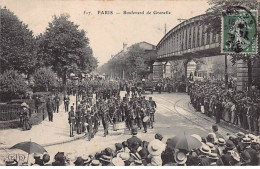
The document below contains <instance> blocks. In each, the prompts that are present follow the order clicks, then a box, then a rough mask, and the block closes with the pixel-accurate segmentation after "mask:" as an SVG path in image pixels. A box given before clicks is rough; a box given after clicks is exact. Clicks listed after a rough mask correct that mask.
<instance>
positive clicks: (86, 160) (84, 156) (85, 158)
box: [82, 154, 91, 164]
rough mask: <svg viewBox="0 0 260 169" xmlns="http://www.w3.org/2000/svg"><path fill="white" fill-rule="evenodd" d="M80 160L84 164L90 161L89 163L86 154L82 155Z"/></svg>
mask: <svg viewBox="0 0 260 169" xmlns="http://www.w3.org/2000/svg"><path fill="white" fill-rule="evenodd" d="M82 159H83V161H84V164H87V163H90V161H91V159H90V157H89V156H88V155H86V154H83V155H82Z"/></svg>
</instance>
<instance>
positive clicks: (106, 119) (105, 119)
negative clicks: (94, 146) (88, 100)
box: [102, 106, 110, 137]
mask: <svg viewBox="0 0 260 169" xmlns="http://www.w3.org/2000/svg"><path fill="white" fill-rule="evenodd" d="M109 118H110V117H109V114H108V108H107V106H105V109H104V111H103V114H102V125H103V127H104V137H106V136H107V135H108V127H109V121H110V119H109Z"/></svg>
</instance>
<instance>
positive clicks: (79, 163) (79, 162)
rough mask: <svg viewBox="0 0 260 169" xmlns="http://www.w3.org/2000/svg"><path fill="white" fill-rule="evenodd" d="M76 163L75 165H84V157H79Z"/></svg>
mask: <svg viewBox="0 0 260 169" xmlns="http://www.w3.org/2000/svg"><path fill="white" fill-rule="evenodd" d="M74 164H75V166H84V160H83V159H82V157H77V159H76V161H75V162H74Z"/></svg>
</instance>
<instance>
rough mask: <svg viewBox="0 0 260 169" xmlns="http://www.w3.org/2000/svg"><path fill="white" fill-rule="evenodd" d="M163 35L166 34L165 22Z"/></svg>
mask: <svg viewBox="0 0 260 169" xmlns="http://www.w3.org/2000/svg"><path fill="white" fill-rule="evenodd" d="M164 35H166V24H164Z"/></svg>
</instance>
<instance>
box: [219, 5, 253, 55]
mask: <svg viewBox="0 0 260 169" xmlns="http://www.w3.org/2000/svg"><path fill="white" fill-rule="evenodd" d="M221 29H222V37H221V53H222V54H235V53H240V54H257V50H258V49H257V11H256V10H250V11H249V10H247V9H245V8H243V7H231V8H229V9H228V10H226V11H223V12H222V27H221Z"/></svg>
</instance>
